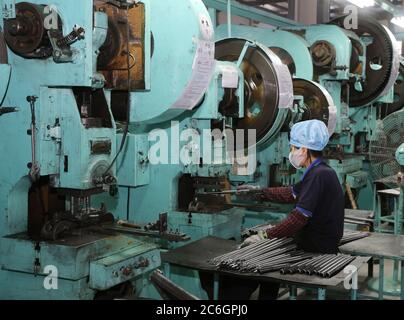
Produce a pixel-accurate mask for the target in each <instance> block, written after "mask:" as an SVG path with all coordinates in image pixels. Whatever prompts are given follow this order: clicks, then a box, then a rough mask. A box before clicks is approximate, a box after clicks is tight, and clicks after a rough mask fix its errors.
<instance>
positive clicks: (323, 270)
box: [281, 254, 355, 278]
mask: <svg viewBox="0 0 404 320" xmlns="http://www.w3.org/2000/svg"><path fill="white" fill-rule="evenodd" d="M353 260H355V257H352V256H348V255H344V254H338V255H335V254H325V255H319V256H317V257H314V258H312V259H310V260H305V261H302V262H298V263H295V264H292V265H289V266H288V267H285V268H282V269H281V273H282V274H295V273H300V274H307V275H313V274H315V275H318V276H320V277H323V278H331V277H333V276H334V275H336V274H337V273H339V272H340V271H341V270H342V269H344V268H345V267H346V266H347V265H348V264H350V263H351V262H352V261H353Z"/></svg>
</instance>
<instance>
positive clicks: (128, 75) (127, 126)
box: [103, 6, 131, 176]
mask: <svg viewBox="0 0 404 320" xmlns="http://www.w3.org/2000/svg"><path fill="white" fill-rule="evenodd" d="M129 37H130V23H129V6H127V7H126V62H127V66H128V68H127V71H128V74H127V77H128V79H127V80H128V83H127V85H128V97H127V108H126V125H125V129H124V132H123V135H122V140H121V144H120V146H119V149H118V151H117V153H116V155H115V158H114V159H113V160H112V162H111V164H110V165H109V166H108V168H107V169H106V170H105V172H104V174H103V176H105V175H107V174H108V172H109V170H111V168H112V167H113V166H114V164H115V163H116V161H117V159H118V156H119V155H120V154H121V152H122V150H123V147H124V146H125V143H126V138H127V136H128V133H129V121H130V105H131V78H130V77H131V65H130V59H131V53H130V47H129Z"/></svg>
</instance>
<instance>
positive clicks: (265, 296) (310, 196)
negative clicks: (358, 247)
mask: <svg viewBox="0 0 404 320" xmlns="http://www.w3.org/2000/svg"><path fill="white" fill-rule="evenodd" d="M328 141H329V133H328V130H327V127H326V125H325V124H324V123H323V122H322V121H318V120H310V121H304V122H300V123H297V124H296V125H294V126H293V128H292V131H291V137H290V144H291V148H290V154H289V160H290V163H291V164H292V165H293V166H294V167H295V168H296V169H303V168H305V170H304V173H303V176H302V178H301V180H300V182H299V183H297V184H295V185H293V186H290V187H279V188H266V189H264V195H263V196H262V197H263V200H266V201H271V202H278V203H293V204H295V207H294V209H293V210H292V212H290V214H289V215H288V217H287V218H286V219H284V220H283V221H282V222H281V223H279V224H278V225H276V226H275V227H272V228H269V229H267V230H265V231H263V232H260V233H259V234H257V235H254V236H251V237H249V238H247V239H246V240H245V241H244V242H243V244H242V245H243V246H247V245H249V244H252V243H254V242H257V241H260V240H262V239H266V238H283V237H294V238H295V240H296V242H297V244H298V246H299V247H300V249H303V250H305V251H308V252H314V253H324V254H326V253H337V252H338V244H339V242H340V240H341V238H342V235H343V228H344V205H345V197H344V193H343V190H342V187H341V184H340V182H339V180H338V177H337V175H336V173H335V171H334V170H333V169H331V168H330V167H329V166H328V165H327V164H326V163H325V162H324V161H323V159H322V151H323V150H324V148H325V147H326V145H327V143H328ZM250 188H256V187H254V186H244V187H240V189H250ZM204 277H205V278H206V276H204ZM220 279H221V283H220V288H221V291H220V298H221V299H223V300H247V299H249V298H250V296H251V294H252V293H253V292H254V291H256V290H257V288H258V286H259V287H260V289H259V295H258V299H260V300H274V299H277V297H278V292H279V287H280V285H279V283H275V282H260V281H256V280H246V279H239V278H235V277H232V276H221V277H220ZM201 280H202V279H201ZM211 282H212V281H211ZM202 283H203V284H205V283H207V279H206V280H205V281H203V282H202ZM203 287H204V289H205V290H207V292H208V293H210V295H211V294H212V292H213V290H212V288H211V287H212V285H210V286H207V285H203Z"/></svg>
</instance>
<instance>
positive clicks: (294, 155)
mask: <svg viewBox="0 0 404 320" xmlns="http://www.w3.org/2000/svg"><path fill="white" fill-rule="evenodd" d="M305 160H306V157H305V155H304V153H303V149H302V148H300V149H298V150H297V151H294V152H293V151H292V152H290V153H289V161H290V163H291V164H292V166H294V167H295V168H296V169H301V168H302V166H303V163H304V161H305Z"/></svg>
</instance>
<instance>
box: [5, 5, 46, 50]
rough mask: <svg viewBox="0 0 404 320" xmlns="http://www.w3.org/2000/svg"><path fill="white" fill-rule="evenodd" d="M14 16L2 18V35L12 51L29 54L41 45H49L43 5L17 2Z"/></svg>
mask: <svg viewBox="0 0 404 320" xmlns="http://www.w3.org/2000/svg"><path fill="white" fill-rule="evenodd" d="M15 10H16V17H15V18H14V19H5V20H4V36H5V39H6V42H7V45H8V46H9V47H10V49H11V50H12V51H14V52H15V53H16V54H18V55H21V56H24V57H25V56H27V57H29V56H30V54H34V52H35V51H36V50H37V49H39V48H41V47H43V46H44V45H47V46H50V43H49V39H48V36H47V30H46V28H45V26H44V23H45V13H44V10H45V6H44V5H37V4H32V3H27V2H20V3H17V4H16V6H15Z"/></svg>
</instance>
